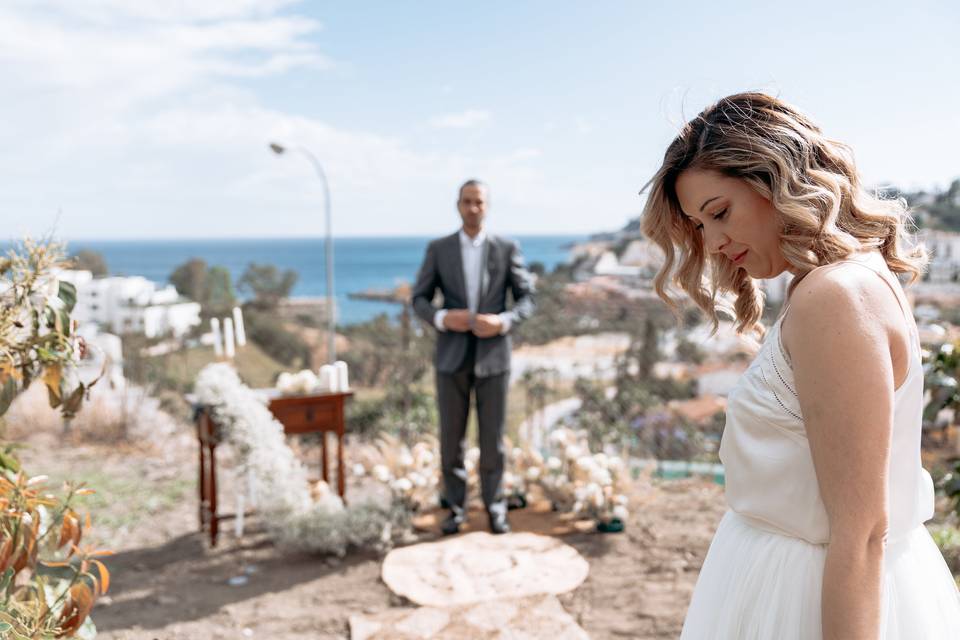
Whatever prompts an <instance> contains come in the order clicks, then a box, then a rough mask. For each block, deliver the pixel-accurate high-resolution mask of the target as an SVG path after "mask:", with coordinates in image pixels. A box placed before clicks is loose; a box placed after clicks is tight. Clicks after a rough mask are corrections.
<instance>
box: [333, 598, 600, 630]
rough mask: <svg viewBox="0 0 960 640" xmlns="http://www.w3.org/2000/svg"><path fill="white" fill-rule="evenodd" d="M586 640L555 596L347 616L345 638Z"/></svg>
mask: <svg viewBox="0 0 960 640" xmlns="http://www.w3.org/2000/svg"><path fill="white" fill-rule="evenodd" d="M472 638H486V639H496V640H507V639H509V640H590V636H588V635H587V632H586V631H584V630H583V628H582V627H580V626H579V625H578V624H577V623H576V621H575V620H574V619H573V618H572V617H571V616H570V614H569V613H567V612H566V611H565V610H564V608H563V606H562V605H561V604H560V601H559V600H557V597H556V596H554V595H541V596H532V597H530V598H524V599H522V600H514V599H511V600H491V601H489V602H481V603H478V604H474V605H468V606H464V607H450V608H438V607H416V608H410V607H402V608H393V609H389V610H387V611H383V612H380V613H378V614H376V615H369V616H368V615H356V616H350V640H467V639H472Z"/></svg>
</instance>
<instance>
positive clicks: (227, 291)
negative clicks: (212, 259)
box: [203, 267, 237, 317]
mask: <svg viewBox="0 0 960 640" xmlns="http://www.w3.org/2000/svg"><path fill="white" fill-rule="evenodd" d="M205 294H206V295H205V296H204V300H203V305H204V306H205V307H206V309H207V313H208V314H209V315H210V316H211V317H212V316H223V315H228V314H230V313H231V310H232V309H233V307H235V306H236V304H237V297H236V295H235V294H234V292H233V283H232V282H231V280H230V272H229V271H227V269H226V268H225V267H210V269H208V270H207V282H206V292H205Z"/></svg>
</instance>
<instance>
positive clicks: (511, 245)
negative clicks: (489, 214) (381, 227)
mask: <svg viewBox="0 0 960 640" xmlns="http://www.w3.org/2000/svg"><path fill="white" fill-rule="evenodd" d="M484 253H485V256H484V259H483V261H482V265H483V267H482V273H481V278H480V295H479V298H478V306H477V313H495V314H500V313H504V312H507V313H509V315H510V331H513V329H514V328H516V327H517V326H518V325H519V324H520V323H521V322H522V321H523V320H525V319H526V318H529V317H530V316H531V315H532V314H533V310H534V306H535V303H534V292H535V290H534V280H533V275H532V274H531V273H530V272H529V271H527V269H526V267H525V265H524V262H523V256H522V255H521V253H520V249H519V247H518V246H517V244H516V243H515V242H514V241H512V240H510V239H508V238H504V237H501V236H496V235H493V234H487V241H486V242H485V243H484ZM465 282H466V281H465V278H464V274H463V258H462V255H461V253H460V237H459V232H457V233H454V234H452V235H449V236H445V237H443V238H438V239H436V240H434V241H432V242H431V243H430V244H429V245H428V246H427V252H426V256H425V257H424V260H423V266H421V267H420V272H419V273H418V274H417V282H416V284H415V285H414V287H413V291H412V301H413V308H414V310H415V311H416V313H417V315H418V316H420V317H421V318H422V319H423V320H424V321H425V322H428V323H430V324H431V326H432V325H433V322H434V315H435V314H436V313H437V311H438V310H439V309H438V308H437V307H435V306H434V305H433V297H434V295H435V293H436V291H437V289H439V290H440V292H441V293H442V294H443V305H442V307H441V308H443V309H466V308H467V291H466V284H465ZM507 291H510V293H511V295H512V296H513V303H514V304H513V308H512V309H510V310H509V311H507ZM472 337H473V336H472V334H470V333H461V332H457V331H438V332H437V351H436V358H435V361H434V363H435V366H436V368H437V371H438V372H440V373H454V372H455V371H457V370H458V369H459V368H460V366H461V365H462V364H463V359H464V357H465V356H466V355H467V347H468V342H469V340H471V339H472ZM476 341H477V347H476V349H477V350H476V354H475V356H474V373H475V374H476V375H477V376H478V377H487V376H492V375H497V374H499V373H503V372H505V371H509V370H510V349H511V340H510V335H509V331H508V332H507V334H506V335H498V336H493V337H491V338H476Z"/></svg>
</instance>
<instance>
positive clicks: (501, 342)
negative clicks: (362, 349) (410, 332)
mask: <svg viewBox="0 0 960 640" xmlns="http://www.w3.org/2000/svg"><path fill="white" fill-rule="evenodd" d="M488 202H489V188H488V187H487V185H486V184H484V183H482V182H480V181H479V180H469V181H467V182H465V183H464V184H463V186H461V187H460V195H459V197H458V199H457V209H458V210H459V212H460V218H461V219H462V221H463V226H462V227H461V229H460V230H459V231H458V232H456V233H454V234H453V235H449V236H446V237H443V238H439V239H437V240H434V241H432V242H431V243H430V244H429V245H428V246H427V253H426V256H425V257H424V259H423V265H422V266H421V267H420V272H419V273H418V275H417V282H416V285H414V287H413V292H412V297H413V307H414V310H415V311H416V313H417V315H418V316H420V317H421V318H422V319H423V320H424V321H425V322H427V323H429V324H431V325H433V326H434V327H435V328H436V330H437V352H436V359H435V362H434V364H435V366H436V374H437V405H438V409H439V414H440V462H441V467H442V473H443V490H444V498H445V500H446V503H447V504H449V506H450V516H449V517H448V518H447V519H446V520H444V522H443V523H442V525H441V529H442V530H443V533H444V534H452V533H457V532H458V531H459V530H460V525H462V524H463V522H464V519H465V517H466V498H467V483H466V480H467V471H466V468H465V465H464V444H465V438H466V431H467V416H468V414H469V411H470V393H471V391H473V393H474V394H475V397H476V407H477V421H478V423H479V425H480V434H479V439H480V466H479V475H480V492H481V495H482V496H483V504H484V505H485V506H486V508H487V514H488V515H489V518H490V530H491V531H492V532H493V533H507V532H509V531H510V525H509V523H508V522H507V503H506V500H505V498H504V496H503V491H502V482H503V466H504V455H503V426H504V420H505V418H506V413H507V411H506V409H507V390H508V389H509V386H510V344H511V341H510V331H511V330H512V329H514V328H516V326H517V325H518V324H519V323H520V322H521V321H523V320H524V319H526V318H528V317H530V315H531V314H532V313H533V310H534V299H533V294H534V286H533V277H532V275H531V274H530V272H529V271H527V269H526V267H525V266H524V263H523V256H522V255H521V254H520V248H519V247H518V246H517V244H516V243H515V242H513V241H512V240H509V239H507V238H503V237H500V236H495V235H488V234H487V233H486V232H485V231H484V229H483V221H484V216H485V215H486V211H487V204H488ZM437 289H439V290H440V292H441V293H442V294H443V306H442V307H441V308H440V309H437V308H436V307H434V306H433V297H434V294H435V293H436V291H437ZM508 291H509V292H510V293H511V295H512V296H513V308H512V309H510V310H509V311H508V310H507V292H508Z"/></svg>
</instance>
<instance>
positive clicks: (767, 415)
mask: <svg viewBox="0 0 960 640" xmlns="http://www.w3.org/2000/svg"><path fill="white" fill-rule="evenodd" d="M850 262H858V263H859V264H860V266H856V265H842V266H837V267H836V268H852V269H857V268H863V267H866V268H868V269H870V270H871V271H873V272H874V273H876V274H877V275H878V276H879V277H881V278H883V279H884V280H885V281H886V282H887V284H888V285H889V286H890V287H891V289H893V288H894V287H897V289H896V290H895V291H898V290H899V285H897V284H895V283H892V282H891V280H890V279H892V278H893V276H892V275H891V274H890V272H889V271H888V270H887V268H886V265H885V264H884V263H883V258H882V256H880V255H879V254H877V253H874V254H870V255H869V256H868V257H866V258H865V259H863V260H856V261H850ZM895 295H897V300H898V301H900V303H901V307H903V308H906V307H905V305H906V302H905V301H903V300H902V299H901V296H902V295H903V294H902V292H900V293H895ZM781 322H782V316H781V319H780V320H778V321H777V322H776V323H775V324H774V325H773V327H772V328H771V329H770V331H768V332H767V335H766V337H765V339H764V342H763V344H762V345H761V347H760V351H759V353H758V354H757V356H756V357H755V358H754V360H753V362H752V363H751V365H750V367H749V368H748V369H747V371H746V372H745V373H744V375H743V376H742V377H741V378H740V380H739V382H738V383H737V385H736V387H735V388H734V389H733V391H731V393H730V394H729V396H728V398H727V422H726V427H725V428H724V433H723V438H722V440H721V444H720V460H721V461H722V462H723V464H724V468H725V473H726V497H727V503H728V504H729V506H730V508H731V509H733V510H734V511H736V512H737V513H739V514H740V515H742V516H744V517H746V518H747V519H748V520H749V521H750V522H751V523H752V524H754V525H756V526H757V527H759V528H762V529H767V530H770V531H773V532H775V533H782V534H785V535H789V536H793V537H796V538H801V539H803V540H806V541H808V542H811V543H814V544H825V543H827V542H829V540H830V523H829V520H828V518H827V510H826V507H825V506H824V504H823V500H822V498H821V497H820V491H819V487H818V485H817V476H816V472H815V470H814V466H813V458H812V455H811V453H810V443H809V441H808V440H807V434H806V430H805V428H804V423H803V415H802V413H801V410H800V401H799V399H798V397H797V393H796V385H795V383H794V378H793V371H792V369H791V366H790V361H789V358H788V356H787V353H786V351H785V350H784V348H783V342H782V340H781V338H780V324H781ZM908 324H909V326H910V330H911V334H912V340H911V350H910V351H911V352H910V364H909V369H908V372H907V377H906V380H904V382H903V383H902V384H901V385H900V387H899V388H898V389H897V390H896V392H895V395H894V414H893V433H892V438H891V448H890V462H889V464H890V468H889V473H888V476H887V478H888V480H887V492H888V501H887V504H888V508H889V514H888V515H889V538H890V540H896V539H897V538H898V537H899V536H902V535H905V534H906V533H908V532H909V531H911V530H912V529H914V528H915V527H916V526H917V525H919V524H921V523H923V522H925V521H926V520H929V519H930V518H931V517H932V516H933V506H934V505H933V500H934V494H933V482H932V481H931V479H930V475H929V474H928V473H927V472H926V471H925V470H924V469H923V467H922V466H921V462H920V434H921V425H922V414H923V363H922V361H921V356H920V344H919V340H918V338H917V333H916V325H915V324H914V323H913V322H912V320H911V321H908ZM864 393H869V391H868V390H864ZM838 426H840V425H838Z"/></svg>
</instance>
